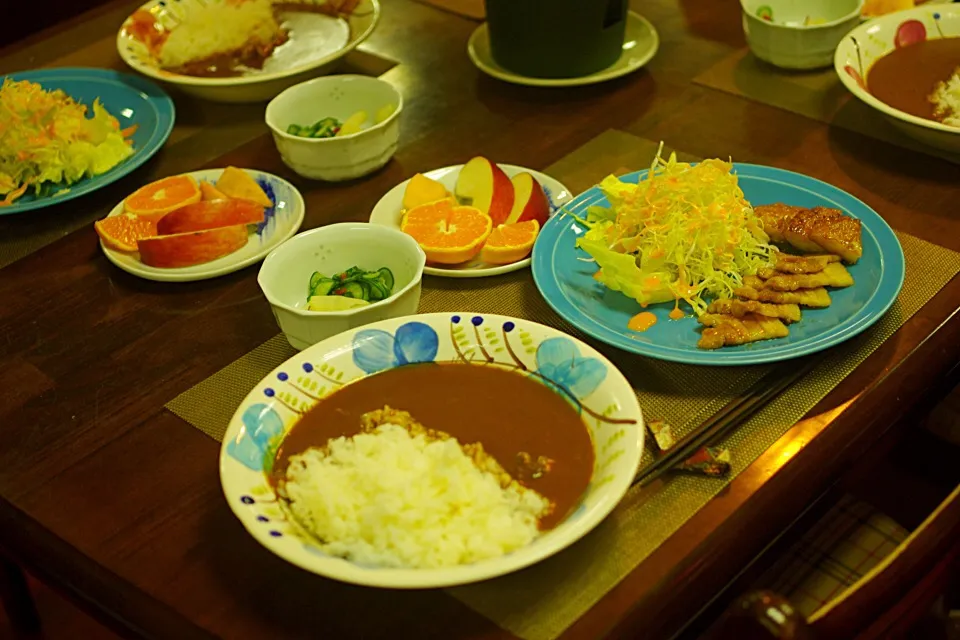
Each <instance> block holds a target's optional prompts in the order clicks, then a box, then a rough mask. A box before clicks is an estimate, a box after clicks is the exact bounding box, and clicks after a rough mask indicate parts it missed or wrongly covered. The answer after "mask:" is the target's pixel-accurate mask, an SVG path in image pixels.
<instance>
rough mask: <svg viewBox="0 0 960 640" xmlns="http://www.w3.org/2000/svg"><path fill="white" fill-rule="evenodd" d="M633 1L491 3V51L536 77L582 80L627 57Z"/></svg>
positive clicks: (505, 63)
mask: <svg viewBox="0 0 960 640" xmlns="http://www.w3.org/2000/svg"><path fill="white" fill-rule="evenodd" d="M628 4H629V3H628V0H486V5H487V28H488V29H489V32H490V53H491V55H492V56H493V59H494V60H495V61H496V63H497V64H498V65H500V66H501V67H503V68H504V69H507V70H508V71H512V72H513V73H516V74H520V75H523V76H529V77H533V78H577V77H580V76H587V75H590V74H591V73H596V72H597V71H600V70H602V69H605V68H607V67H609V66H610V65H612V64H613V63H614V62H616V61H617V59H618V58H619V57H620V55H621V54H622V53H623V38H624V32H625V30H626V24H627V5H628Z"/></svg>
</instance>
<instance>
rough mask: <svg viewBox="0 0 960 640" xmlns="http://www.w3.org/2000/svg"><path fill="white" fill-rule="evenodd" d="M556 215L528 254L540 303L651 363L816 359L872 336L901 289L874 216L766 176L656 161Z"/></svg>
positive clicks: (816, 190) (775, 172) (831, 191)
mask: <svg viewBox="0 0 960 640" xmlns="http://www.w3.org/2000/svg"><path fill="white" fill-rule="evenodd" d="M564 213H566V214H567V215H562V216H555V217H554V219H551V220H550V221H549V222H548V223H547V224H546V225H545V226H544V228H543V230H542V231H541V234H540V237H539V238H538V240H537V244H536V246H535V248H534V254H533V273H534V278H535V280H536V282H537V286H538V287H539V288H540V290H541V292H542V293H543V295H544V298H545V299H546V300H547V302H548V303H549V304H550V305H551V306H552V307H553V308H554V310H556V311H557V312H558V313H559V314H560V315H561V316H562V317H563V318H564V319H566V320H567V321H568V322H570V323H571V324H573V325H574V326H576V327H577V328H578V329H580V330H582V331H583V332H584V333H586V334H588V335H590V336H592V337H594V338H596V339H598V340H602V341H604V342H606V343H608V344H611V345H614V346H616V347H619V348H621V349H624V350H626V351H630V352H633V353H638V354H641V355H645V356H650V357H654V358H659V359H663V360H671V361H675V362H684V363H688V364H703V365H746V364H758V363H763V362H775V361H780V360H786V359H790V358H796V357H800V356H804V355H807V354H810V353H814V352H818V351H821V350H823V349H827V348H829V347H832V346H835V345H837V344H839V343H841V342H843V341H845V340H848V339H850V338H851V337H853V336H855V335H857V334H859V333H861V332H862V331H864V330H866V329H867V328H868V327H870V326H871V325H873V324H874V323H875V322H876V321H877V320H878V319H880V318H881V317H882V316H883V314H884V313H886V312H887V310H888V309H889V308H890V307H891V305H892V304H893V303H894V301H895V300H896V298H897V295H898V294H899V292H900V289H901V287H902V285H903V277H904V256H903V249H902V248H901V246H900V242H899V241H898V239H897V236H896V234H895V233H894V232H893V230H892V229H891V228H890V226H889V225H888V224H887V223H886V222H885V221H884V220H883V218H881V217H880V215H879V214H878V213H877V212H876V211H874V210H873V209H871V208H870V207H869V206H867V205H866V204H865V203H863V202H861V201H860V200H858V199H857V198H855V197H853V196H852V195H850V194H848V193H846V192H844V191H842V190H841V189H838V188H837V187H834V186H832V185H829V184H827V183H825V182H822V181H820V180H816V179H814V178H811V177H808V176H804V175H801V174H797V173H793V172H791V171H785V170H782V169H776V168H773V167H764V166H758V165H751V164H741V163H732V162H727V161H722V160H706V161H704V162H701V163H696V164H686V163H680V162H677V161H676V159H675V158H670V159H669V160H664V159H663V158H660V157H659V156H658V158H657V160H656V161H655V163H654V165H653V170H652V171H640V172H636V173H632V174H628V175H625V176H619V177H613V176H611V177H609V178H607V179H605V180H604V181H602V182H601V183H600V184H599V185H597V186H596V187H594V188H592V189H590V190H588V191H586V192H585V193H583V194H581V195H580V196H578V197H577V198H575V199H574V200H572V201H571V202H570V203H569V204H568V205H566V206H565V207H564Z"/></svg>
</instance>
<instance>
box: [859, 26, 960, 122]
mask: <svg viewBox="0 0 960 640" xmlns="http://www.w3.org/2000/svg"><path fill="white" fill-rule="evenodd" d="M957 67H960V38H938V39H932V40H924V41H922V42H916V43H914V44H910V45H907V46H905V47H900V48H899V49H894V50H893V51H891V52H890V53H888V54H887V55H885V56H883V57H882V58H880V59H879V60H877V61H876V62H874V63H873V66H871V67H870V69H869V71H868V72H867V78H866V82H867V89H868V91H870V93H871V94H873V96H874V97H876V98H877V99H878V100H880V101H881V102H884V103H886V104H888V105H890V106H891V107H893V108H894V109H899V110H900V111H903V112H905V113H909V114H910V115H914V116H917V117H919V118H926V119H927V120H934V117H933V103H931V102H930V100H929V99H928V98H929V96H930V94H931V93H933V90H934V88H935V87H936V86H937V83H939V82H944V81H946V80H947V79H948V78H949V77H950V76H952V75H953V72H954V71H955V70H956V69H957Z"/></svg>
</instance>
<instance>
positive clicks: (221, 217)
mask: <svg viewBox="0 0 960 640" xmlns="http://www.w3.org/2000/svg"><path fill="white" fill-rule="evenodd" d="M263 211H264V208H263V205H261V204H257V203H256V202H253V201H251V200H201V201H200V202H195V203H193V204H188V205H187V206H185V207H180V208H179V209H176V210H174V211H171V212H170V213H168V214H167V215H165V216H163V217H162V218H160V222H158V223H157V235H159V236H167V235H172V234H174V233H186V232H188V231H203V230H205V229H216V228H218V227H232V226H234V225H238V224H257V223H259V222H263Z"/></svg>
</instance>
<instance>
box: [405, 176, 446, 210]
mask: <svg viewBox="0 0 960 640" xmlns="http://www.w3.org/2000/svg"><path fill="white" fill-rule="evenodd" d="M449 195H450V193H449V192H447V188H446V187H445V186H443V185H442V184H440V183H439V182H437V181H436V180H433V179H431V178H428V177H427V176H425V175H423V174H422V173H418V174H416V175H415V176H413V177H412V178H410V182H408V183H407V188H406V189H404V190H403V208H404V209H413V208H414V207H419V206H420V205H422V204H428V203H430V202H436V201H437V200H443V199H444V198H446V197H448V196H449Z"/></svg>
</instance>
